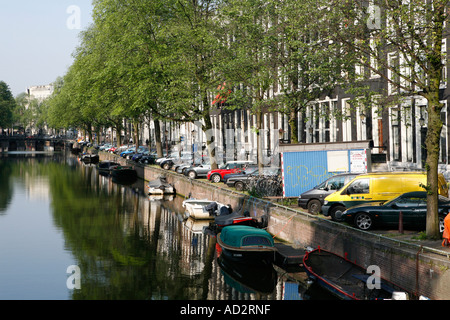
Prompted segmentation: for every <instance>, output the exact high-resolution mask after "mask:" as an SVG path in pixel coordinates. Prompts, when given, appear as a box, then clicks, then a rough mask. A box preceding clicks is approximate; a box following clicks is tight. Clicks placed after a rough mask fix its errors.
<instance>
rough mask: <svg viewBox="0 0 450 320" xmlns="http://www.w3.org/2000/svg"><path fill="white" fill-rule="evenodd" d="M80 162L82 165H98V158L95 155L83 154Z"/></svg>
mask: <svg viewBox="0 0 450 320" xmlns="http://www.w3.org/2000/svg"><path fill="white" fill-rule="evenodd" d="M81 161H83V162H84V163H98V162H99V161H100V158H99V156H98V155H97V154H85V155H83V156H82V157H81Z"/></svg>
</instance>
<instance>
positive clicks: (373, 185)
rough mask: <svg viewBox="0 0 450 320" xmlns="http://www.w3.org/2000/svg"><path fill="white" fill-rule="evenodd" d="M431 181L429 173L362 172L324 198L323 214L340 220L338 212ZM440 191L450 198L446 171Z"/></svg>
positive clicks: (401, 192)
mask: <svg viewBox="0 0 450 320" xmlns="http://www.w3.org/2000/svg"><path fill="white" fill-rule="evenodd" d="M426 184H427V175H426V173H425V172H412V171H411V172H373V173H366V174H360V175H358V176H357V177H355V178H354V179H353V180H351V181H350V182H349V183H347V184H346V185H345V186H344V187H343V188H342V189H341V190H339V191H336V192H334V193H332V194H330V195H329V196H327V197H326V198H325V200H324V203H323V206H322V213H323V215H324V216H331V218H332V219H334V220H336V215H338V214H340V213H342V212H343V211H344V210H345V209H348V208H350V207H353V206H356V205H359V204H366V203H368V202H377V201H378V202H379V201H382V202H384V201H388V200H391V199H393V198H395V197H397V196H399V195H400V194H403V193H406V192H412V191H423V190H424V188H423V187H422V186H423V185H426ZM438 192H439V194H440V195H442V196H444V197H448V186H447V182H446V181H445V178H444V176H443V175H442V173H439V175H438Z"/></svg>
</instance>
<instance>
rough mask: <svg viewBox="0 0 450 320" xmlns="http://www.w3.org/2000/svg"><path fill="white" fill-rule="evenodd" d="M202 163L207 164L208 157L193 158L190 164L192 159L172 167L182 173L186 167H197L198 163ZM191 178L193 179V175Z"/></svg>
mask: <svg viewBox="0 0 450 320" xmlns="http://www.w3.org/2000/svg"><path fill="white" fill-rule="evenodd" d="M202 164H209V159H208V158H203V159H202V158H195V159H194V164H192V160H191V161H188V162H185V163H179V164H178V165H177V166H176V167H174V170H175V171H176V172H177V173H181V174H184V171H185V170H186V169H188V168H191V167H192V168H195V167H198V166H199V165H202ZM193 179H195V177H194V178H193Z"/></svg>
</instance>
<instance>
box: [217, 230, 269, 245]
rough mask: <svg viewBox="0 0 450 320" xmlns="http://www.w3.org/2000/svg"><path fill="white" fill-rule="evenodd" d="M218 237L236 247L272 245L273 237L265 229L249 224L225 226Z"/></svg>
mask: <svg viewBox="0 0 450 320" xmlns="http://www.w3.org/2000/svg"><path fill="white" fill-rule="evenodd" d="M220 238H221V240H222V242H223V243H226V244H227V245H229V246H232V247H236V248H240V247H252V246H266V247H273V246H274V241H273V238H272V236H271V235H270V234H269V233H268V232H267V231H265V230H262V229H257V228H254V227H249V226H228V227H225V228H223V230H222V232H221V233H220Z"/></svg>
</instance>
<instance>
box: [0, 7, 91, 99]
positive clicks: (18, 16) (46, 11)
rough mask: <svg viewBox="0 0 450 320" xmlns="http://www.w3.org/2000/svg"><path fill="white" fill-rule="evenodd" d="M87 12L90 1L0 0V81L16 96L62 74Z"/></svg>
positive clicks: (87, 20) (88, 17) (85, 23)
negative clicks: (28, 88) (30, 87)
mask: <svg viewBox="0 0 450 320" xmlns="http://www.w3.org/2000/svg"><path fill="white" fill-rule="evenodd" d="M69 9H70V10H69ZM91 14H92V0H39V1H36V0H0V81H4V82H6V84H8V86H9V88H10V89H11V92H12V93H13V95H14V96H17V95H18V94H19V93H21V92H25V91H26V89H27V87H29V86H33V85H45V84H49V83H51V82H53V81H55V79H56V78H57V77H59V76H64V74H65V73H66V71H67V69H68V67H69V66H70V65H71V64H72V62H73V57H72V53H73V52H74V50H75V48H76V47H77V45H78V44H79V33H80V32H81V31H82V30H84V29H86V28H87V27H88V26H89V24H90V23H91V22H92V17H91ZM78 22H79V23H78ZM78 26H79V27H78Z"/></svg>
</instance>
